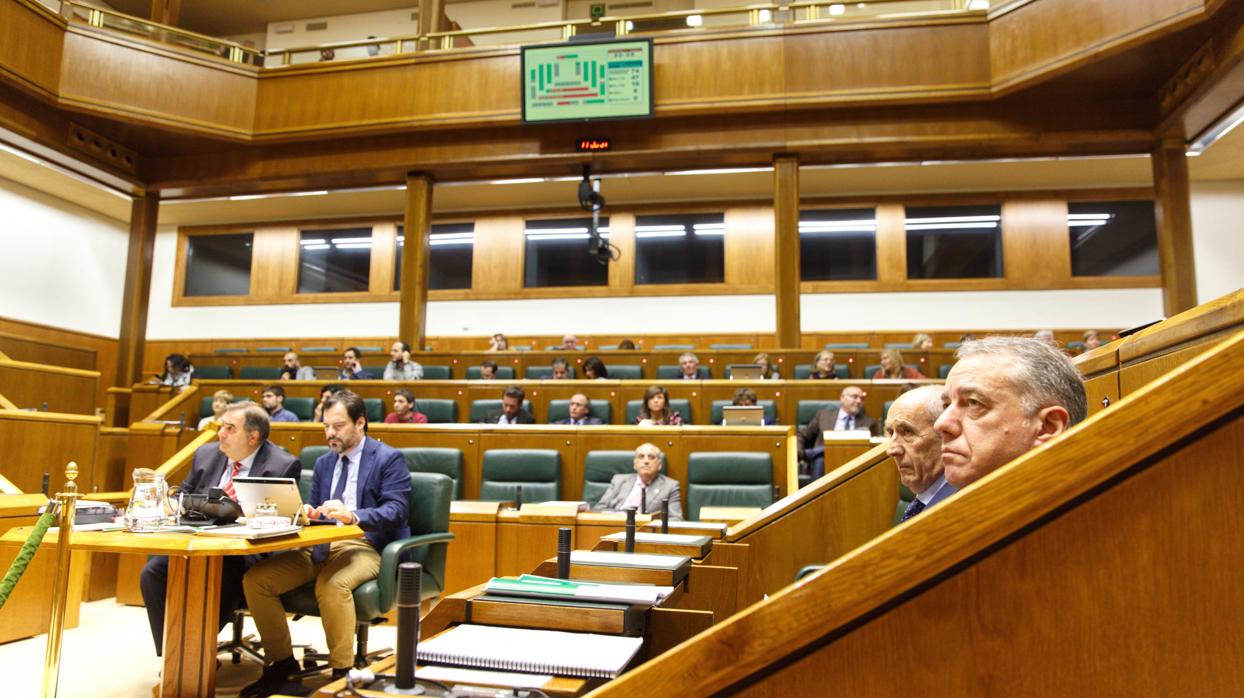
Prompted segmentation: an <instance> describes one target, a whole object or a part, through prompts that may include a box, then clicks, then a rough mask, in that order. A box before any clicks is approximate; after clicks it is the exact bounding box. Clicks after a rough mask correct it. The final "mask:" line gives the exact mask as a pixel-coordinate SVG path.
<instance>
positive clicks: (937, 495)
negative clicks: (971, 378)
mask: <svg viewBox="0 0 1244 698" xmlns="http://www.w3.org/2000/svg"><path fill="white" fill-rule="evenodd" d="M941 413H942V386H940V385H926V386H922V387H919V388H916V389H914V390H909V391H907V392H905V393H903V394H902V395H899V396H898V398H897V399H896V400H895V401H894V403H893V404H891V405H890V412H889V413H888V414H887V415H886V421H885V435H886V437H887V439H888V440H887V441H886V450H885V452H886V455H888V456H890V457H891V458H893V459H894V463H895V464H896V465H898V477H899V479H900V480H902V482H903V484H904V485H906V486H907V488H908V489H910V490H911V491H912V492H914V493H915V495H916V498H915V499H913V500H912V501H911V503H910V504H908V505H907V509H906V510H905V511H904V512H903V521H906V520H907V519H910V518H911V517H913V516H915V515H917V514H919V513H920V512H922V511H924V510H925V509H928V508H929V507H931V506H933V505H935V504H937V503H938V502H940V501H942V500H944V499H946V498H947V497H949V496H950V495H952V494H954V493H955V492H958V491H959V488H957V487H955V486H954V485H952V484H950V483H948V482H946V476H945V474H944V473H943V471H942V435H941V434H939V433H937V430H936V429H934V428H933V422H935V421H936V420H937V418H938V416H939V415H941Z"/></svg>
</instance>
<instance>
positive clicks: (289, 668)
mask: <svg viewBox="0 0 1244 698" xmlns="http://www.w3.org/2000/svg"><path fill="white" fill-rule="evenodd" d="M295 671H298V661H297V660H295V659H294V658H293V657H286V658H285V659H282V660H281V661H279V662H275V663H273V664H269V665H267V666H265V667H264V668H263V675H261V676H260V677H259V680H258V681H256V682H254V683H251V684H247V685H246V686H243V687H242V690H241V692H240V693H238V695H239V696H241V698H265V697H266V696H270V695H272V694H273V693H276V692H278V691H279V690H280V689H281V688H282V687H283V686H285V685H286V684H287V683H289V677H290V676H292V675H293V673H294V672H295Z"/></svg>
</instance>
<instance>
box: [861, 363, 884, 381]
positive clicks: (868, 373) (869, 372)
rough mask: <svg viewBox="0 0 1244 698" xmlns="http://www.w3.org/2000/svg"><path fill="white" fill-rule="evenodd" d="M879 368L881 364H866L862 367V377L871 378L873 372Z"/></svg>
mask: <svg viewBox="0 0 1244 698" xmlns="http://www.w3.org/2000/svg"><path fill="white" fill-rule="evenodd" d="M879 370H881V364H868V365H867V366H865V367H864V377H865V378H872V377H873V373H876V372H877V371H879Z"/></svg>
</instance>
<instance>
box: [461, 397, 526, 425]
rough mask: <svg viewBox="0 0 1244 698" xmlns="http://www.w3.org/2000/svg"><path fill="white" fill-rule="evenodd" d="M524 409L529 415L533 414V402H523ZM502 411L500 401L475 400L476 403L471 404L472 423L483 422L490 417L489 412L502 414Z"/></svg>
mask: <svg viewBox="0 0 1244 698" xmlns="http://www.w3.org/2000/svg"><path fill="white" fill-rule="evenodd" d="M523 409H524V410H526V411H527V414H531V400H523ZM500 411H501V401H500V400H475V401H474V402H472V403H471V418H470V421H471V423H473V424H474V423H478V422H482V421H484V417H487V416H488V413H489V412H500Z"/></svg>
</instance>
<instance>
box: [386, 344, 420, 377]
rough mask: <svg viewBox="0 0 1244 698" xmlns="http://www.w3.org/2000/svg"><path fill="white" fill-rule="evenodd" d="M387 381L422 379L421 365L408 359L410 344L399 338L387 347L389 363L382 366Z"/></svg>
mask: <svg viewBox="0 0 1244 698" xmlns="http://www.w3.org/2000/svg"><path fill="white" fill-rule="evenodd" d="M384 379H385V380H387V381H417V380H422V379H423V367H422V366H420V365H419V364H418V363H417V362H415V361H411V360H410V345H409V344H407V343H406V342H403V341H401V340H400V339H399V340H398V341H396V342H394V343H393V346H392V347H391V348H390V349H389V363H388V364H387V365H386V366H385V367H384Z"/></svg>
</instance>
